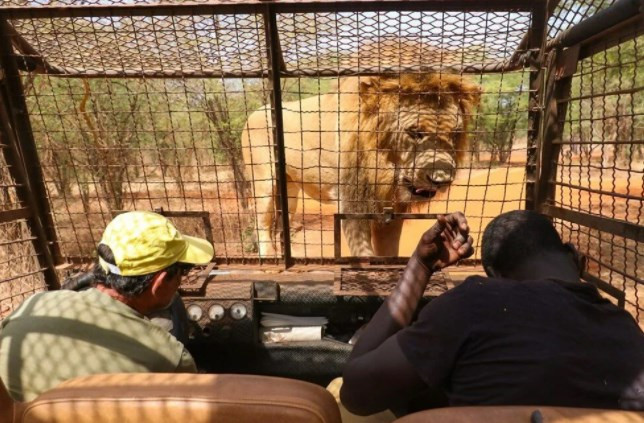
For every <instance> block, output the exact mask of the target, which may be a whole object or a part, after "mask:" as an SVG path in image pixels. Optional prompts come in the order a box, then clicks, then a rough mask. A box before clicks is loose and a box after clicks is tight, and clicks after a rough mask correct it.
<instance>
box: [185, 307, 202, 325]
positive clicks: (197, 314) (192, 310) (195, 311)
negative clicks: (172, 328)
mask: <svg viewBox="0 0 644 423" xmlns="http://www.w3.org/2000/svg"><path fill="white" fill-rule="evenodd" d="M186 311H187V312H188V319H190V320H192V321H193V322H196V321H197V320H200V319H201V317H202V316H203V310H202V309H201V307H199V306H198V305H197V304H190V305H189V306H188V308H187V309H186Z"/></svg>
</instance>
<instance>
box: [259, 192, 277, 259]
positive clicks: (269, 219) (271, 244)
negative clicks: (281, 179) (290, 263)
mask: <svg viewBox="0 0 644 423" xmlns="http://www.w3.org/2000/svg"><path fill="white" fill-rule="evenodd" d="M257 185H261V184H260V183H256V184H255V186H256V192H261V193H262V196H258V197H257V198H255V212H256V213H257V244H258V250H259V256H260V257H274V256H275V253H276V250H275V230H276V228H275V223H276V221H275V218H276V216H275V198H274V196H275V193H274V190H273V186H272V183H264V184H263V185H266V186H262V187H260V188H262V189H258V188H257Z"/></svg>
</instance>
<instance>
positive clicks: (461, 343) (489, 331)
mask: <svg viewBox="0 0 644 423" xmlns="http://www.w3.org/2000/svg"><path fill="white" fill-rule="evenodd" d="M396 337H397V341H398V344H399V346H400V349H401V350H402V352H403V354H404V355H405V356H406V357H407V359H408V360H409V362H410V363H411V365H412V366H413V367H414V368H415V369H416V371H417V373H418V375H419V376H420V378H421V379H422V380H423V381H424V382H425V383H426V384H427V385H428V386H432V387H440V388H442V389H444V391H445V393H446V394H447V397H448V399H449V403H450V405H502V404H503V405H515V404H516V405H520V404H524V405H528V404H530V405H533V404H539V405H559V406H575V407H591V408H626V409H643V408H644V389H643V388H644V333H642V330H641V329H640V328H639V326H638V325H637V323H636V322H635V321H634V319H633V318H632V317H631V315H630V314H628V312H626V311H624V310H622V309H620V308H618V307H616V306H614V305H613V304H611V303H610V302H609V301H608V300H606V299H603V298H602V297H601V296H600V295H599V293H598V292H597V290H596V288H595V287H594V286H592V285H590V284H587V283H582V282H580V283H570V282H562V281H553V280H536V281H522V282H518V281H513V280H504V279H490V278H484V277H479V276H473V277H469V278H468V279H467V280H466V281H465V282H463V283H462V284H461V285H459V286H458V287H456V288H454V289H452V290H451V291H449V292H447V293H445V294H443V295H441V296H440V297H438V298H436V299H435V300H433V301H431V302H430V303H429V304H428V305H427V306H425V307H424V308H423V309H422V310H421V312H420V314H419V316H418V319H417V320H416V321H415V322H414V323H413V324H412V325H411V326H409V327H407V328H405V329H402V330H401V331H399V332H398V333H397V335H396Z"/></svg>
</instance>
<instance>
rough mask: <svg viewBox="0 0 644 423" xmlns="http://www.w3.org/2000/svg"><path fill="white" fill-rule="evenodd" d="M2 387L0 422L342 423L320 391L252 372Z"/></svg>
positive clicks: (91, 378) (329, 399)
mask: <svg viewBox="0 0 644 423" xmlns="http://www.w3.org/2000/svg"><path fill="white" fill-rule="evenodd" d="M2 390H3V392H0V406H1V407H2V409H0V421H1V422H3V423H4V422H13V423H36V422H38V423H44V422H52V423H68V422H75V423H90V422H91V423H134V422H136V423H147V422H149V423H152V422H154V423H158V422H186V423H206V422H231V423H232V422H235V423H244V422H283V423H295V422H298V423H299V422H316V423H340V422H341V420H340V412H339V410H338V406H337V404H336V402H335V400H334V399H333V397H332V396H331V394H329V393H328V392H327V391H326V390H324V389H323V388H321V387H319V386H317V385H313V384H311V383H307V382H302V381H298V380H291V379H282V378H275V377H265V376H251V375H205V374H196V375H195V374H159V373H154V374H151V373H141V374H132V373H130V374H109V375H92V376H87V377H82V378H77V379H73V380H69V381H67V382H64V383H62V384H60V385H59V386H57V387H56V388H54V389H52V390H50V391H47V392H45V393H44V394H42V395H40V396H39V397H38V398H36V399H35V400H34V401H32V402H29V403H14V402H13V401H11V399H10V398H9V397H8V395H7V394H6V391H4V388H2Z"/></svg>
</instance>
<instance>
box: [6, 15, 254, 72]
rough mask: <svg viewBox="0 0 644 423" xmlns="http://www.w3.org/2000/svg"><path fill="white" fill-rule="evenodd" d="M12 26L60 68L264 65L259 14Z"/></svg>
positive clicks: (236, 68)
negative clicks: (214, 35)
mask: <svg viewBox="0 0 644 423" xmlns="http://www.w3.org/2000/svg"><path fill="white" fill-rule="evenodd" d="M14 27H15V29H16V30H17V31H18V32H19V33H20V34H22V35H23V36H24V38H25V40H26V41H27V42H28V43H29V44H30V45H31V46H33V47H35V48H36V50H37V51H39V52H46V53H45V54H46V56H47V61H48V63H49V64H50V65H51V66H53V67H55V68H59V69H60V70H61V72H64V73H65V74H77V73H82V74H84V75H92V74H94V73H100V74H103V75H108V76H109V75H115V76H116V75H135V76H159V75H175V76H177V77H186V76H190V75H191V74H199V75H202V76H204V75H213V74H219V75H221V74H231V73H237V74H239V73H242V74H248V73H253V72H254V73H255V74H258V73H259V74H261V71H262V70H264V69H266V55H265V54H261V52H265V51H266V46H265V43H264V42H265V40H264V26H263V20H262V17H261V16H260V15H254V14H251V15H243V14H239V15H201V16H199V15H181V16H172V15H171V16H109V17H100V18H89V17H87V18H85V17H77V18H41V19H38V18H33V19H25V20H16V21H14ZM213 34H216V37H213ZM258 53H260V54H258Z"/></svg>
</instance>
